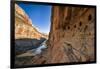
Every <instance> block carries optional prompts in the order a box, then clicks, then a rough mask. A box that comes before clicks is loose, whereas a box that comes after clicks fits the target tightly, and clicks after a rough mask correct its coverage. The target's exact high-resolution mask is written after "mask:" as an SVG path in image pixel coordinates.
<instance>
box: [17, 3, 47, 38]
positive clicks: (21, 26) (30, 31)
mask: <svg viewBox="0 0 100 69" xmlns="http://www.w3.org/2000/svg"><path fill="white" fill-rule="evenodd" d="M41 37H43V38H47V37H48V36H47V35H46V34H43V33H40V31H39V30H38V29H37V27H35V26H34V25H33V24H32V21H31V19H30V18H29V17H28V15H27V14H26V13H25V11H24V10H23V9H22V8H21V7H19V6H18V5H17V4H15V39H21V38H36V39H40V38H41Z"/></svg>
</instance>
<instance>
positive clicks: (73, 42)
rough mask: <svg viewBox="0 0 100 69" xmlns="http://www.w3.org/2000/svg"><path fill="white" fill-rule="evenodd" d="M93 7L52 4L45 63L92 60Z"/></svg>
mask: <svg viewBox="0 0 100 69" xmlns="http://www.w3.org/2000/svg"><path fill="white" fill-rule="evenodd" d="M94 17H95V9H94V8H84V7H82V8H81V7H65V6H53V7H52V17H51V30H50V34H49V41H48V47H49V50H48V59H47V63H65V62H84V61H94V59H95V57H94V48H95V47H94V37H95V36H94V28H95V27H94V26H95V25H94V24H95V18H94Z"/></svg>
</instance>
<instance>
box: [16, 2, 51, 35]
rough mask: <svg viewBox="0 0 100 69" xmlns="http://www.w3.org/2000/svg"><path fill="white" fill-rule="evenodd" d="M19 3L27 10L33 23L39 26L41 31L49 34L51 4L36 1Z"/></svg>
mask: <svg viewBox="0 0 100 69" xmlns="http://www.w3.org/2000/svg"><path fill="white" fill-rule="evenodd" d="M18 5H19V6H20V7H21V8H22V9H23V10H24V11H25V12H26V14H27V15H28V16H29V18H30V19H31V20H32V23H33V25H34V26H36V27H38V29H39V30H40V32H42V33H47V34H48V33H49V31H50V24H51V21H50V17H51V6H49V5H39V4H38V5H37V4H34V3H33V4H28V3H27V4H25V3H24V4H23V3H18Z"/></svg>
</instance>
